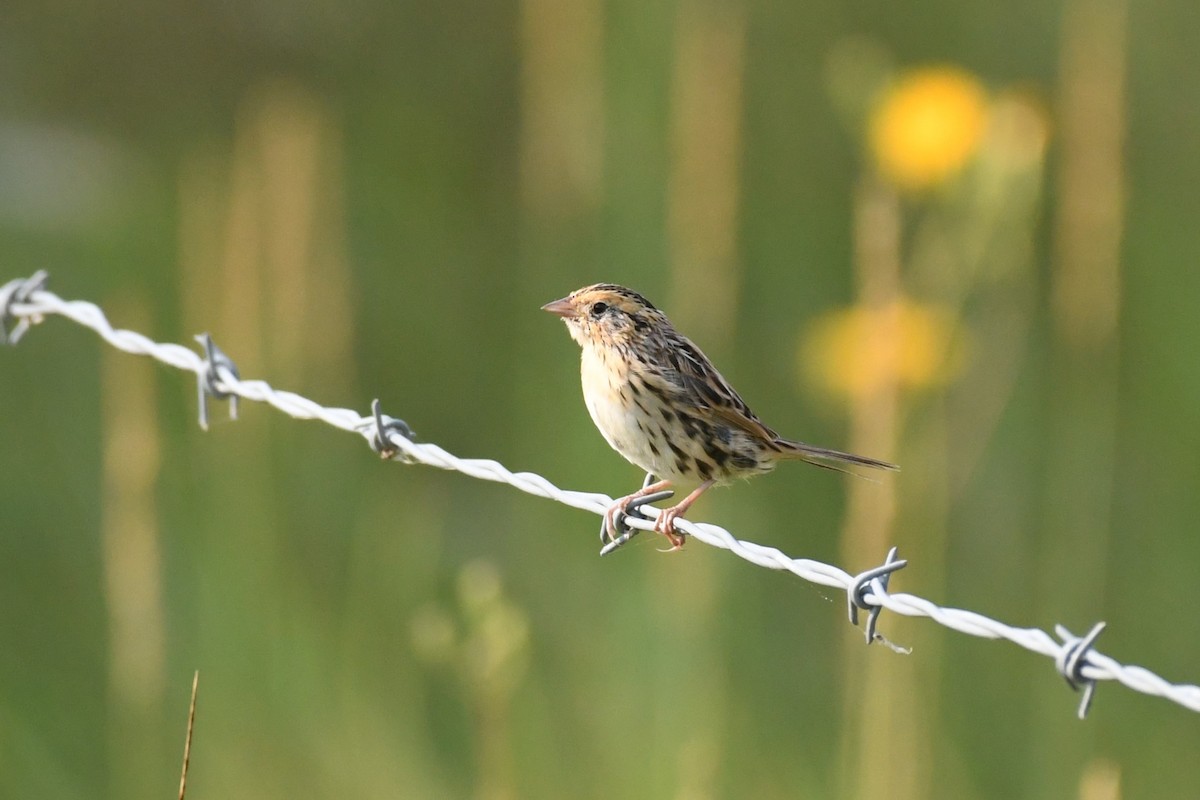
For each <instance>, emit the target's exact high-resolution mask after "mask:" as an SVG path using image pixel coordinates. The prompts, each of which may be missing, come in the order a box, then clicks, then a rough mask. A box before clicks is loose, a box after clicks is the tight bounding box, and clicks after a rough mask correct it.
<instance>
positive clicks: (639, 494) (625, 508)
mask: <svg viewBox="0 0 1200 800" xmlns="http://www.w3.org/2000/svg"><path fill="white" fill-rule="evenodd" d="M670 485H671V482H670V481H657V482H655V483H651V484H648V485H646V486H643V487H642V488H641V489H639V490H637V491H636V492H634V493H633V494H628V495H625V496H624V497H622V498H621V499H619V500H616V501H614V502H613V504H612V505H611V506H609V507H608V509H607V510H606V511H605V512H604V530H603V534H604V535H603V537H602V538H604V539H605V540H606V541H609V542H615V541H617V539H618V538H620V537H621V536H623V535H625V532H626V529H625V517H626V516H629V515H630V513H631V512H634V511H635V509H637V508H638V506H641V505H642V504H644V503H649V502H655V501H656V500H661V499H663V497H654V498H652V496H653V495H657V494H659V493H663V496H664V497H670V496H671V492H664V491H663V490H664V489H666V488H667V487H668V486H670ZM650 498H652V499H650ZM638 501H641V502H638ZM643 518H644V517H643Z"/></svg>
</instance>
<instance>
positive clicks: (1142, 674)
mask: <svg viewBox="0 0 1200 800" xmlns="http://www.w3.org/2000/svg"><path fill="white" fill-rule="evenodd" d="M46 277H47V276H46V273H45V272H38V273H36V274H35V275H33V276H32V277H30V278H18V279H16V280H13V281H9V282H8V283H7V284H5V285H4V286H3V287H0V344H16V343H17V341H18V340H19V339H20V338H21V337H22V336H23V335H24V334H25V333H26V332H27V331H28V330H29V329H30V328H31V327H32V326H33V325H35V324H37V323H39V322H41V321H42V318H43V317H45V316H48V315H51V314H55V315H58V316H62V317H65V318H67V319H69V320H72V321H74V322H76V323H78V324H80V325H82V326H84V327H86V328H90V329H92V330H93V331H95V332H96V333H98V334H99V335H100V337H101V338H102V339H104V341H106V342H108V343H109V344H111V345H112V346H113V347H116V348H117V349H119V350H122V351H124V352H127V353H132V354H136V355H145V356H149V357H151V358H153V359H156V360H158V361H161V362H162V363H164V364H168V365H170V366H173V367H176V368H178V369H181V370H184V371H186V372H191V373H193V374H195V375H196V380H197V386H198V387H199V388H198V394H199V403H200V422H201V425H202V426H205V427H207V424H208V423H207V420H208V417H207V407H206V406H207V400H208V398H210V397H214V398H218V399H228V400H229V401H230V404H231V405H230V413H231V416H233V417H235V418H236V413H237V406H236V402H237V399H238V398H242V399H245V400H253V401H255V402H260V403H266V404H268V405H270V406H273V407H274V408H276V409H278V410H280V411H282V412H283V413H285V414H287V415H289V416H291V417H294V418H296V419H316V420H320V421H322V422H324V423H326V424H328V425H332V426H333V427H335V428H339V429H341V430H345V431H349V432H351V433H357V434H359V435H360V436H362V437H363V438H365V439H366V440H367V442H368V444H370V445H371V446H372V447H373V448H374V449H375V450H376V452H378V453H380V454H381V455H382V456H383V457H385V458H389V459H393V460H397V461H401V462H405V463H410V464H425V465H427V466H431V467H438V468H440V469H447V470H453V471H456V472H460V473H462V474H464V475H468V476H470V477H473V478H479V479H481V480H488V481H496V482H499V483H505V484H508V485H510V486H513V487H515V488H517V489H520V490H521V491H523V492H526V493H528V494H532V495H536V496H538V497H545V498H548V499H550V500H554V501H556V502H559V503H562V504H564V505H567V506H570V507H572V508H577V509H581V510H583V511H590V512H592V513H593V514H598V515H600V516H601V517H603V515H604V513H605V512H606V511H607V510H608V508H609V507H610V506H611V505H612V504H613V502H614V501H613V498H611V497H609V496H608V495H605V494H600V493H595V492H580V491H571V490H568V489H561V488H559V487H557V486H555V485H554V484H553V483H551V482H550V481H548V480H546V479H545V478H544V477H542V476H541V475H538V474H536V473H532V472H512V471H511V470H509V469H508V468H506V467H505V466H504V465H503V464H500V463H499V462H497V461H492V460H490V459H479V458H459V457H458V456H455V455H453V454H452V453H449V452H447V451H446V450H443V449H442V448H441V447H439V446H437V445H436V444H433V443H430V442H416V441H414V437H413V434H412V431H411V430H410V429H409V427H408V425H407V424H406V423H405V422H404V421H403V420H400V419H396V418H393V417H387V416H385V415H383V414H382V413H381V411H380V409H379V405H378V401H376V403H375V404H374V405H373V411H372V414H371V415H369V416H363V415H361V414H359V413H358V412H357V411H354V410H352V409H348V408H328V407H326V406H323V405H321V404H320V403H316V402H314V401H312V400H309V399H308V398H306V397H302V396H301V395H298V394H295V393H294V392H288V391H283V390H279V389H275V388H273V387H272V386H270V385H269V384H267V383H266V382H265V381H261V380H244V379H242V378H241V377H240V376H239V375H238V372H237V369H236V367H235V366H234V363H233V361H232V360H231V359H230V358H229V357H228V356H226V355H225V354H224V353H222V352H221V351H220V350H219V349H218V348H217V347H216V346H215V345H214V344H213V343H212V340H211V338H210V337H209V336H208V335H207V334H203V335H201V336H198V337H196V338H197V340H198V341H199V342H200V343H201V345H202V347H203V351H204V352H203V353H196V352H195V351H193V350H190V349H188V348H186V347H184V346H182V345H178V344H169V343H160V342H155V341H153V340H151V339H149V338H148V337H146V336H143V335H142V334H140V333H137V332H136V331H130V330H123V329H115V328H113V326H112V325H111V324H110V323H109V321H108V319H107V318H106V317H105V315H104V312H103V311H101V309H100V308H99V307H98V306H96V305H95V304H93V303H89V302H87V301H84V300H72V301H67V300H63V299H62V298H61V297H59V296H58V295H56V294H54V293H53V292H50V291H48V290H46V289H45V288H44V287H45V282H46ZM658 499H661V497H660V498H658ZM651 501H653V498H652V499H651ZM645 511H651V512H654V515H655V516H656V515H657V513H658V510H657V509H653V508H646V507H645V506H642V507H641V508H636V509H631V510H630V513H628V514H626V515H625V516H624V519H623V524H624V525H625V526H627V527H628V528H631V529H633V530H643V531H650V530H653V529H654V519H655V516H650V515H647V514H646V513H644V512H645ZM675 525H676V529H677V530H678V531H680V532H682V533H685V534H686V535H688V536H689V537H691V538H693V539H695V540H696V541H699V542H703V543H704V544H707V545H710V546H712V547H717V548H720V549H722V550H728V551H729V552H731V553H733V554H734V555H736V556H738V557H739V558H742V559H745V560H746V561H749V562H750V563H751V564H756V565H758V566H760V567H766V568H768V569H774V570H783V571H786V572H790V573H792V574H793V575H796V576H797V577H799V578H801V579H803V580H806V581H808V582H810V583H815V584H818V585H821V586H829V587H833V588H836V589H841V590H842V591H845V592H846V597H847V604H848V608H849V616H850V621H851V622H852V623H853V624H856V625H857V624H858V611H859V610H860V609H861V610H865V611H867V612H868V614H869V616H868V620H867V627H866V635H867V643H868V644H870V643H871V642H884V643H887V640H886V639H884V638H883V637H882V636H880V635H879V634H877V633H875V621H876V619H877V618H878V615H879V614H880V612H881V611H883V610H884V609H886V610H888V611H892V612H894V613H896V614H902V615H904V616H908V617H928V618H929V619H931V620H933V621H934V622H937V623H938V624H939V625H942V626H944V627H946V628H949V629H951V630H954V631H958V632H960V633H965V634H968V635H970V636H977V637H979V638H983V639H1004V640H1006V641H1009V642H1012V643H1014V644H1016V645H1019V646H1020V647H1023V648H1025V649H1026V650H1029V651H1031V652H1034V653H1038V654H1040V655H1043V656H1046V657H1048V658H1050V659H1052V660H1053V661H1054V664H1055V668H1056V669H1057V670H1058V672H1059V674H1061V675H1062V676H1063V677H1064V678H1065V679H1066V681H1067V683H1068V684H1069V685H1070V686H1071V688H1073V689H1076V690H1080V689H1082V690H1083V697H1082V700H1081V702H1080V705H1079V709H1078V714H1079V717H1080V718H1081V719H1082V718H1083V717H1084V716H1085V715H1086V714H1087V711H1088V708H1089V706H1090V704H1091V701H1092V697H1093V693H1094V691H1095V688H1096V684H1097V683H1098V682H1100V681H1116V682H1118V683H1120V684H1122V685H1124V686H1126V687H1128V688H1130V689H1133V690H1134V691H1137V692H1141V693H1143V694H1148V695H1153V696H1157V697H1164V698H1166V699H1168V700H1170V701H1172V702H1175V703H1177V704H1179V705H1181V706H1183V707H1184V708H1188V709H1191V710H1192V711H1197V712H1200V686H1196V685H1191V684H1176V683H1171V682H1170V681H1167V680H1166V679H1164V678H1162V677H1160V676H1158V675H1156V674H1155V673H1153V672H1151V671H1150V670H1148V669H1145V668H1143V667H1138V666H1133V665H1128V664H1122V663H1120V662H1118V661H1117V660H1116V659H1113V658H1110V657H1109V656H1106V655H1104V654H1103V653H1100V652H1098V651H1097V650H1095V648H1094V646H1093V645H1094V642H1095V640H1096V637H1097V636H1099V634H1100V631H1101V630H1102V629H1103V627H1104V623H1098V624H1097V625H1096V626H1094V627H1093V628H1092V630H1091V631H1090V632H1089V633H1088V634H1086V635H1085V636H1082V637H1079V636H1075V635H1074V634H1073V633H1071V632H1070V631H1069V630H1067V629H1066V628H1064V627H1062V626H1058V625H1056V626H1055V633H1056V634H1057V636H1058V638H1057V639H1055V638H1054V637H1053V636H1051V635H1050V634H1049V633H1047V632H1046V631H1044V630H1041V629H1040V628H1020V627H1014V626H1012V625H1007V624H1005V623H1003V622H1000V621H998V620H994V619H991V618H990V617H987V616H984V615H983V614H978V613H976V612H974V611H967V610H965V609H960V608H945V607H943V606H939V605H938V604H936V603H934V602H932V601H930V600H926V599H925V598H923V597H918V596H917V595H913V594H905V593H891V592H889V591H888V579H889V578H890V577H891V574H892V573H893V572H895V571H896V570H898V569H900V568H901V567H903V566H905V564H906V563H907V562H905V561H902V560H897V559H896V549H895V548H892V550H891V552H889V553H888V556H887V560H886V561H885V562H884V564H882V565H880V566H878V567H875V568H872V569H869V570H866V571H864V572H861V573H859V574H858V575H851V574H850V573H848V572H846V571H845V570H843V569H841V568H839V567H836V566H833V565H831V564H825V563H823V562H820V561H814V560H812V559H808V558H792V557H791V556H788V555H786V554H785V553H783V552H782V551H780V550H778V549H776V548H774V547H766V546H763V545H760V544H755V543H754V542H749V541H745V540H742V539H738V538H737V537H735V536H734V535H733V534H732V533H730V532H729V531H727V530H725V529H724V528H721V527H719V526H716V525H710V524H707V523H702V522H693V521H691V520H686V519H677V520H676V522H675ZM628 535H632V531H630V533H629V534H627V535H626V536H625V537H622V539H621V540H618V541H615V542H612V543H610V544H609V545H608V546H607V547H605V548H604V549H603V550H602V551H601V552H602V554H603V553H605V552H611V550H612V549H613V548H614V547H616V546H619V544H621V543H622V542H623V540H625V539H627V538H628ZM889 644H890V643H889ZM893 649H897V650H900V648H896V647H895V646H893Z"/></svg>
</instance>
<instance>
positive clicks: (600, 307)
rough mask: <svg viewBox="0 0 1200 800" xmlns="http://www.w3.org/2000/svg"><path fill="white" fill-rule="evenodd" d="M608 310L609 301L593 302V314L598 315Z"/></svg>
mask: <svg viewBox="0 0 1200 800" xmlns="http://www.w3.org/2000/svg"><path fill="white" fill-rule="evenodd" d="M605 311H608V303H592V316H593V317H598V316H600V315H601V314H603V313H604V312H605Z"/></svg>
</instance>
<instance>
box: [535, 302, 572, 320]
mask: <svg viewBox="0 0 1200 800" xmlns="http://www.w3.org/2000/svg"><path fill="white" fill-rule="evenodd" d="M542 311H549V312H550V313H551V314H554V315H555V316H558V317H562V318H563V319H566V318H567V317H573V316H575V306H573V305H572V304H571V298H569V297H564V298H563V299H561V300H555V301H554V302H553V303H546V305H544V306H542Z"/></svg>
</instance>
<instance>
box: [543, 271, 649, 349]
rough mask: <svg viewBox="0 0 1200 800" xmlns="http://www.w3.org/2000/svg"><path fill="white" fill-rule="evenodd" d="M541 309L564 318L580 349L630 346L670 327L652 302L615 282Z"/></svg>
mask: <svg viewBox="0 0 1200 800" xmlns="http://www.w3.org/2000/svg"><path fill="white" fill-rule="evenodd" d="M542 310H543V311H549V312H550V313H551V314H554V315H556V316H559V317H562V318H563V322H565V323H566V324H567V330H568V331H570V333H571V338H572V339H574V340H575V341H576V342H578V343H579V344H580V346H581V347H589V346H593V347H606V346H607V347H620V346H625V345H630V344H633V343H635V342H637V341H638V340H640V339H642V338H644V337H646V336H650V335H652V334H653V333H654V332H655V331H661V329H662V327H663V326H664V325H670V323H669V322H667V318H666V317H665V316H663V313H662V312H661V311H659V310H658V309H657V308H655V307H654V305H653V304H652V303H651V302H650V301H649V300H647V299H646V298H644V297H642V296H641V295H640V294H638V293H637V292H635V291H633V290H632V289H626V288H625V287H624V286H618V285H617V284H615V283H597V284H595V285H592V286H585V287H584V288H582V289H576V290H575V291H573V292H571V293H570V294H569V295H567V296H566V297H564V298H562V299H561V300H555V301H554V302H553V303H547V304H546V305H544V306H542Z"/></svg>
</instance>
